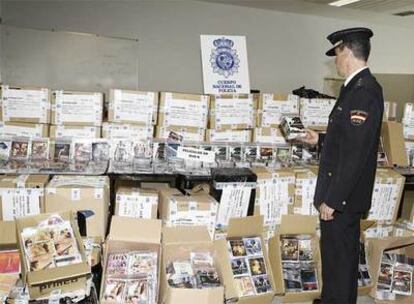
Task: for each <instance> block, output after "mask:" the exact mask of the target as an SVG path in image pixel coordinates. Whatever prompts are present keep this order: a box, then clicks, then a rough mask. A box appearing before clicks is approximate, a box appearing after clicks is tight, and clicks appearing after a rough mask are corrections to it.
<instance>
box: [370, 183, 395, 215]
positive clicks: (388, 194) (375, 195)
mask: <svg viewBox="0 0 414 304" xmlns="http://www.w3.org/2000/svg"><path fill="white" fill-rule="evenodd" d="M401 187H402V186H401V185H398V184H394V183H392V182H391V183H383V182H382V181H381V180H378V179H377V180H376V181H375V184H374V189H373V192H372V204H371V209H370V210H369V214H368V219H369V220H376V221H380V222H391V221H392V220H393V218H394V215H395V213H396V212H397V210H396V208H397V203H398V196H399V192H400V189H401Z"/></svg>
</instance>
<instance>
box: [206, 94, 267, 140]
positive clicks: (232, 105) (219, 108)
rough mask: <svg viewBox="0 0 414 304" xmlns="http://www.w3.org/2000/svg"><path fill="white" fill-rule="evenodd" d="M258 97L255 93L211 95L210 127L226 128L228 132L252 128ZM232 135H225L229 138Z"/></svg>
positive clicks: (254, 122)
mask: <svg viewBox="0 0 414 304" xmlns="http://www.w3.org/2000/svg"><path fill="white" fill-rule="evenodd" d="M258 98H259V96H258V95H257V94H235V95H229V94H228V95H213V96H211V107H210V124H209V126H210V129H213V130H216V131H217V130H220V131H223V130H227V131H228V133H231V131H230V130H251V129H253V128H254V127H255V126H256V120H257V117H256V115H257V104H258ZM211 132H213V133H214V131H211ZM236 133H240V132H236ZM233 136H234V135H230V136H229V135H227V137H230V138H231V137H233ZM236 136H237V135H236Z"/></svg>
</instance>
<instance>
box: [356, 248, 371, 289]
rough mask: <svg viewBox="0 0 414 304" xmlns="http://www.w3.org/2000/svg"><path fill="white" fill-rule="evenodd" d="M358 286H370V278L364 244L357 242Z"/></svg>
mask: <svg viewBox="0 0 414 304" xmlns="http://www.w3.org/2000/svg"><path fill="white" fill-rule="evenodd" d="M358 268H359V269H358V287H364V286H371V285H372V280H371V276H370V274H369V269H368V263H367V257H366V253H365V244H364V243H363V242H360V243H359V266H358Z"/></svg>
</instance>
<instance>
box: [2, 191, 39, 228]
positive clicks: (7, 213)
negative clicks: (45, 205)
mask: <svg viewBox="0 0 414 304" xmlns="http://www.w3.org/2000/svg"><path fill="white" fill-rule="evenodd" d="M1 199H2V214H3V220H4V221H13V220H15V219H16V218H17V217H22V216H31V215H37V214H39V213H40V195H39V192H38V191H37V189H7V191H2V193H1Z"/></svg>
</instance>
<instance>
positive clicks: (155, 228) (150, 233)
mask: <svg viewBox="0 0 414 304" xmlns="http://www.w3.org/2000/svg"><path fill="white" fill-rule="evenodd" d="M131 251H153V252H157V254H158V265H159V264H160V260H161V221H160V220H155V219H135V218H126V217H120V216H113V217H112V222H111V228H110V231H109V235H108V238H107V240H106V243H105V246H104V258H103V272H102V284H101V295H100V303H116V302H114V301H107V300H104V299H103V295H104V292H105V280H106V268H107V261H108V256H109V255H110V254H114V253H127V252H131ZM158 269H159V266H158ZM157 280H158V282H160V280H159V275H158V278H157ZM158 286H159V284H158ZM156 292H157V293H158V290H157V291H156Z"/></svg>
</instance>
